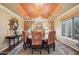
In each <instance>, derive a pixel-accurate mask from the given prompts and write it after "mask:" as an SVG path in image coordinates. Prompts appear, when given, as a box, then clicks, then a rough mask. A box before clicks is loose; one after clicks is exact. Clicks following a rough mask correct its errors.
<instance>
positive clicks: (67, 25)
mask: <svg viewBox="0 0 79 59" xmlns="http://www.w3.org/2000/svg"><path fill="white" fill-rule="evenodd" d="M71 25H72V19H69V20H66V21H63V24H62V35H63V36H67V37H71V30H72V29H71Z"/></svg>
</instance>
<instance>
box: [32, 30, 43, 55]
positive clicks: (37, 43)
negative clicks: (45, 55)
mask: <svg viewBox="0 0 79 59" xmlns="http://www.w3.org/2000/svg"><path fill="white" fill-rule="evenodd" d="M31 48H32V54H33V50H34V49H39V50H40V54H41V48H42V32H39V31H33V32H32V47H31Z"/></svg>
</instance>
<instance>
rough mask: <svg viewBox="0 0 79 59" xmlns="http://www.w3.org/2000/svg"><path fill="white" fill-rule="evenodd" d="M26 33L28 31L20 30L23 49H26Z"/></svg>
mask: <svg viewBox="0 0 79 59" xmlns="http://www.w3.org/2000/svg"><path fill="white" fill-rule="evenodd" d="M28 35H29V33H28V31H22V41H23V48H24V50H26V48H27V45H28V42H27V39H28Z"/></svg>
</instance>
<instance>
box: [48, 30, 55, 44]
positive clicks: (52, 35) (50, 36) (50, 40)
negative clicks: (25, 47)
mask: <svg viewBox="0 0 79 59" xmlns="http://www.w3.org/2000/svg"><path fill="white" fill-rule="evenodd" d="M53 43H55V31H50V32H49V34H48V45H51V44H53Z"/></svg>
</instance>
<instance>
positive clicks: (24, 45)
mask: <svg viewBox="0 0 79 59" xmlns="http://www.w3.org/2000/svg"><path fill="white" fill-rule="evenodd" d="M23 48H24V50H26V43H25V42H24V43H23Z"/></svg>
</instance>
